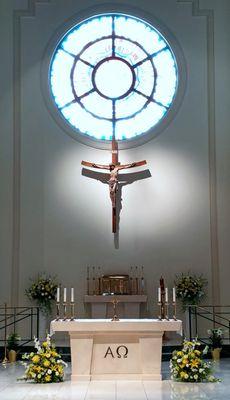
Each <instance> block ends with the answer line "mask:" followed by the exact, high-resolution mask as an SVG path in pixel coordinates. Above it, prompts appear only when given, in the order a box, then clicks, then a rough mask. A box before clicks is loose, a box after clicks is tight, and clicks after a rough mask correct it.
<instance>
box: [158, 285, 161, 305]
mask: <svg viewBox="0 0 230 400" xmlns="http://www.w3.org/2000/svg"><path fill="white" fill-rule="evenodd" d="M158 303H161V288H160V287H159V288H158Z"/></svg>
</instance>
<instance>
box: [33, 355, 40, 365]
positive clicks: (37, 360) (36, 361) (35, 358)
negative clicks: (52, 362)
mask: <svg viewBox="0 0 230 400" xmlns="http://www.w3.org/2000/svg"><path fill="white" fill-rule="evenodd" d="M39 361H40V357H39V355H37V354H35V356H33V357H32V362H33V363H35V364H38V363H39Z"/></svg>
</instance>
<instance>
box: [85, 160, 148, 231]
mask: <svg viewBox="0 0 230 400" xmlns="http://www.w3.org/2000/svg"><path fill="white" fill-rule="evenodd" d="M81 164H82V165H84V166H86V167H91V168H97V169H106V170H109V171H110V178H109V180H108V184H109V194H110V199H111V202H112V218H113V221H112V225H113V233H115V232H116V194H117V189H118V185H119V177H118V172H119V171H120V170H122V169H128V168H134V167H140V166H141V165H145V164H147V163H146V160H143V161H137V162H134V163H130V164H123V165H120V163H118V162H117V163H111V164H109V165H101V164H95V163H91V162H88V161H82V162H81Z"/></svg>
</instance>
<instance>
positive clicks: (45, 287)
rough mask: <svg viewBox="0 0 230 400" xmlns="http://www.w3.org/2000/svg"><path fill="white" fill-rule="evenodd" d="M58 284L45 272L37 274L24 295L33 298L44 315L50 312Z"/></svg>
mask: <svg viewBox="0 0 230 400" xmlns="http://www.w3.org/2000/svg"><path fill="white" fill-rule="evenodd" d="M57 287H58V284H57V282H56V279H55V278H53V277H51V276H47V275H45V274H39V275H38V277H37V278H36V279H35V280H34V281H33V282H32V284H31V286H30V287H29V289H26V295H27V297H28V298H29V299H30V300H35V301H36V302H37V303H38V305H39V307H40V308H41V311H42V312H43V313H44V314H45V315H49V314H51V311H52V302H53V301H54V300H55V298H56V292H57Z"/></svg>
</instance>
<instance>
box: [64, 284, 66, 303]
mask: <svg viewBox="0 0 230 400" xmlns="http://www.w3.org/2000/svg"><path fill="white" fill-rule="evenodd" d="M63 302H64V303H66V287H64V294H63Z"/></svg>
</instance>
